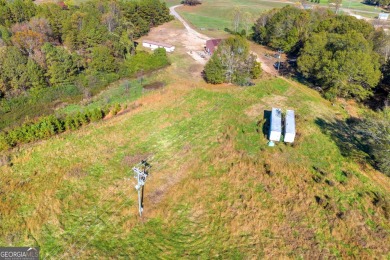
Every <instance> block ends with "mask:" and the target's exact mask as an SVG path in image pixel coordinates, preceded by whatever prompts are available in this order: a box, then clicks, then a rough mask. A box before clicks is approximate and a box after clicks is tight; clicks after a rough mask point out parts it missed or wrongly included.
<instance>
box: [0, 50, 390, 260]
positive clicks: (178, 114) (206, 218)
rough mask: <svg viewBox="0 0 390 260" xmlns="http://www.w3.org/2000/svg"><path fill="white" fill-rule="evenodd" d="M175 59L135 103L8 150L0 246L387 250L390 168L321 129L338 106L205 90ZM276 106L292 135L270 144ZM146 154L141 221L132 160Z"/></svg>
mask: <svg viewBox="0 0 390 260" xmlns="http://www.w3.org/2000/svg"><path fill="white" fill-rule="evenodd" d="M176 58H177V57H176ZM176 58H175V59H176ZM175 64H176V63H174V64H173V65H172V66H171V67H170V68H168V69H166V70H165V71H163V72H160V73H159V75H157V76H156V79H158V78H159V77H162V76H164V77H165V78H166V79H168V82H171V83H170V84H168V86H167V87H166V88H164V89H161V90H157V91H155V92H150V93H147V94H145V95H144V96H143V97H141V98H140V99H139V100H138V101H137V103H138V105H140V106H138V108H136V109H134V110H131V111H130V112H128V113H125V114H122V115H119V116H116V117H113V118H111V119H108V120H104V121H102V122H99V123H96V124H91V125H88V126H86V127H84V128H83V129H81V130H80V131H77V132H72V133H65V134H62V135H60V136H58V137H56V138H53V139H50V140H45V141H41V142H39V143H35V144H31V145H28V146H23V147H20V148H17V149H15V150H14V151H13V153H12V155H11V163H12V164H9V165H5V166H1V167H0V172H1V175H0V183H1V192H0V209H1V222H0V245H2V246H11V245H12V246H22V245H23V246H26V245H31V246H33V245H34V246H39V247H40V248H41V253H42V256H43V257H47V258H49V259H51V258H52V259H58V258H65V259H67V258H71V257H72V258H80V259H86V258H93V257H111V258H120V257H130V258H140V259H151V258H152V259H154V258H168V259H177V258H178V257H183V258H198V257H201V258H245V257H249V258H257V257H260V258H261V257H264V256H270V255H272V256H275V257H283V256H284V257H286V256H288V257H293V258H296V257H297V258H299V257H303V258H308V257H313V258H318V257H325V258H327V257H332V256H336V257H347V256H352V255H359V256H361V257H363V258H364V257H370V256H372V255H376V256H385V255H386V254H387V253H388V252H389V244H388V243H387V242H386V241H387V240H386V239H387V238H388V237H387V235H386V234H387V233H386V232H388V231H389V223H388V221H387V220H386V214H388V212H387V211H386V210H388V209H386V207H385V206H386V205H387V204H386V203H388V201H389V193H388V187H389V180H388V178H386V177H384V176H383V175H381V174H380V173H378V172H376V171H375V170H373V169H372V168H371V167H369V166H366V165H364V167H363V166H360V165H358V164H356V163H355V159H353V158H351V157H343V156H342V151H341V150H340V146H339V145H338V142H337V140H333V139H332V138H331V137H330V135H329V134H328V133H326V132H324V130H329V131H330V130H332V126H338V125H337V121H335V119H336V118H340V119H342V118H343V116H344V115H345V112H344V111H342V110H340V109H339V108H337V107H332V106H331V104H330V103H329V102H327V101H324V100H323V99H322V98H321V97H320V95H319V94H318V93H316V92H315V91H312V90H309V89H307V88H306V87H304V86H302V85H300V84H298V83H295V82H289V81H286V80H284V79H277V78H271V79H266V78H264V79H261V80H259V81H258V82H257V84H256V85H255V86H253V87H246V88H242V87H234V86H209V85H206V84H204V83H201V82H197V81H194V80H192V79H190V78H189V77H188V78H183V76H184V74H182V75H179V76H177V77H176V78H175V76H174V72H175V71H176V66H177V65H175ZM169 77H171V78H169ZM271 107H280V108H282V109H283V110H284V109H287V108H292V109H295V111H296V115H297V131H298V134H297V139H296V142H295V144H294V145H285V144H283V143H279V144H277V146H276V147H273V148H270V147H268V146H267V139H266V137H265V135H264V132H266V131H267V130H266V126H267V124H266V122H265V120H264V113H265V111H269V110H270V109H271ZM332 122H333V123H334V124H333V123H332ZM341 127H342V126H340V128H341ZM333 130H335V129H333ZM341 130H342V129H341ZM145 158H148V159H149V162H150V163H151V165H152V171H151V175H150V177H149V179H148V181H147V184H146V189H145V203H144V206H145V212H144V217H143V218H142V219H140V218H139V216H138V212H137V195H136V194H137V193H136V191H135V189H134V184H135V181H134V179H133V177H132V175H133V174H132V170H131V168H132V167H133V166H134V165H135V164H136V163H137V162H138V161H139V160H141V159H145ZM362 167H363V168H362ZM362 169H364V170H362ZM373 201H376V203H373ZM378 201H379V202H378ZM367 243H368V244H369V246H366V245H367Z"/></svg>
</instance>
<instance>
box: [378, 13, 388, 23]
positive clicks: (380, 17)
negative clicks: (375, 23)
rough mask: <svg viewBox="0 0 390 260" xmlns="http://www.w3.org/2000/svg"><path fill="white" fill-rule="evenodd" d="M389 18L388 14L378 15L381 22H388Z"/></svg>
mask: <svg viewBox="0 0 390 260" xmlns="http://www.w3.org/2000/svg"><path fill="white" fill-rule="evenodd" d="M388 18H389V14H386V13H380V14H379V15H378V19H379V20H385V21H386V20H387V19H388Z"/></svg>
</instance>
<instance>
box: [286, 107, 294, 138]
mask: <svg viewBox="0 0 390 260" xmlns="http://www.w3.org/2000/svg"><path fill="white" fill-rule="evenodd" d="M285 131H286V133H289V134H295V115H294V110H287V112H286V130H285Z"/></svg>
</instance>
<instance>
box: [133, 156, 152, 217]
mask: <svg viewBox="0 0 390 260" xmlns="http://www.w3.org/2000/svg"><path fill="white" fill-rule="evenodd" d="M150 168H152V166H151V165H150V164H149V163H148V162H147V161H146V160H142V161H141V162H140V163H139V164H138V167H133V171H134V173H135V174H134V178H136V179H137V184H136V185H135V189H136V190H137V191H138V212H139V215H140V216H141V217H142V212H143V211H144V205H143V200H144V186H145V182H146V178H147V177H148V175H149V170H150Z"/></svg>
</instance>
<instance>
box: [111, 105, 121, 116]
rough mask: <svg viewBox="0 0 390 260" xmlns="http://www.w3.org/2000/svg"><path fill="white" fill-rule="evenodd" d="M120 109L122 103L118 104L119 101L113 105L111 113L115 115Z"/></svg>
mask: <svg viewBox="0 0 390 260" xmlns="http://www.w3.org/2000/svg"><path fill="white" fill-rule="evenodd" d="M119 111H121V105H120V104H118V103H116V104H115V105H114V106H113V107H112V109H111V113H112V115H113V116H115V115H116V114H118V113H119Z"/></svg>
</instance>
